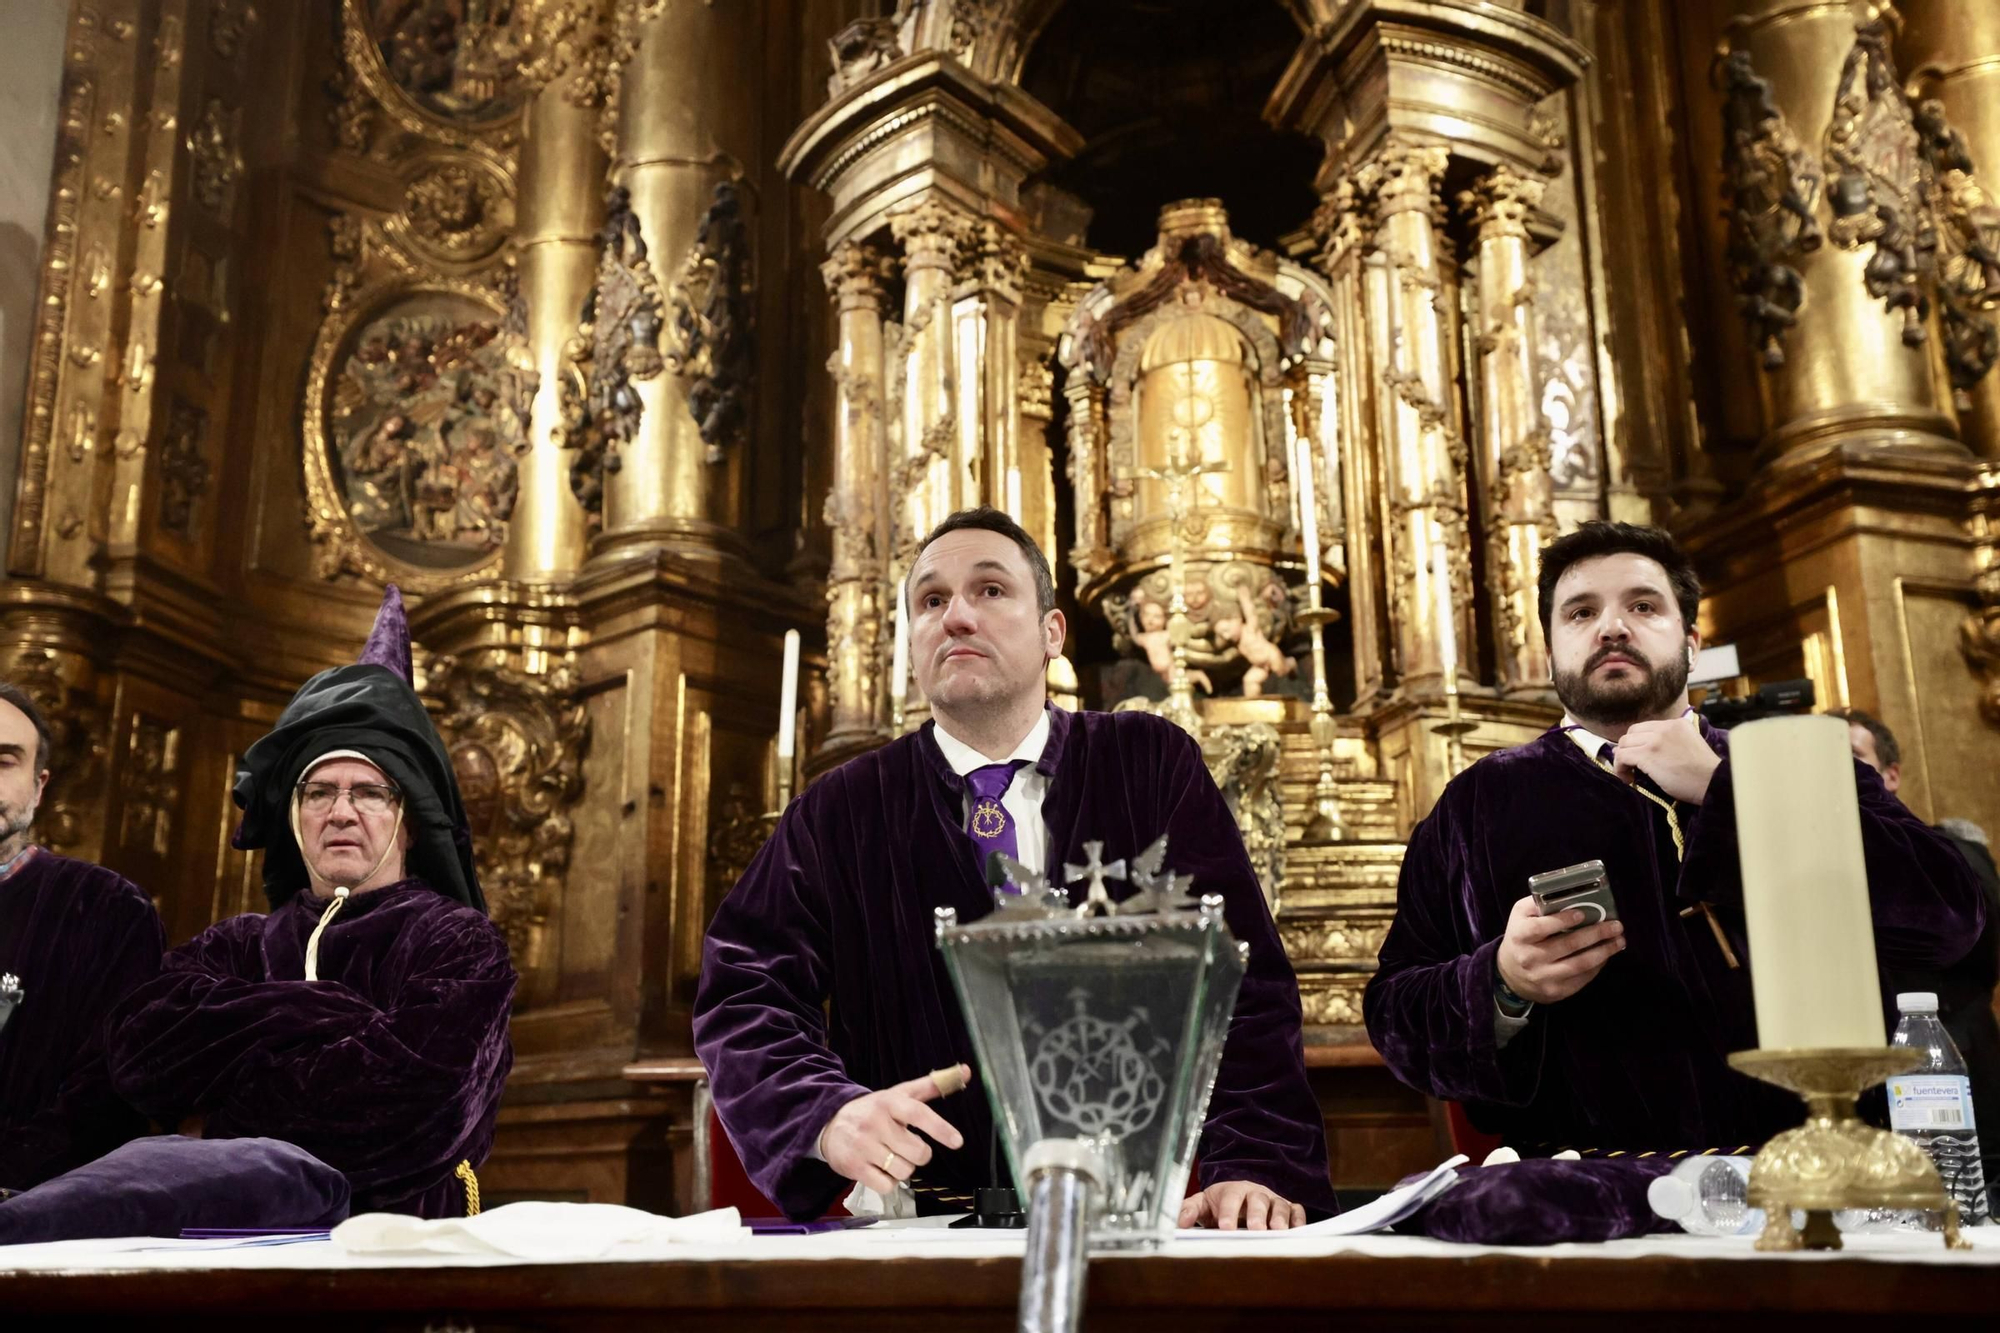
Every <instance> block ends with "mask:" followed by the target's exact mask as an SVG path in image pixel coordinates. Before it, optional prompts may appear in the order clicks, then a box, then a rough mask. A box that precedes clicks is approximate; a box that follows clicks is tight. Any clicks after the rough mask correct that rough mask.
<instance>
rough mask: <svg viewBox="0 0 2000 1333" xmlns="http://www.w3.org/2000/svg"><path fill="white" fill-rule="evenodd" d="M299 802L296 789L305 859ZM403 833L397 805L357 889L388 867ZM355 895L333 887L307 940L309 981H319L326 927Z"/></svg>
mask: <svg viewBox="0 0 2000 1333" xmlns="http://www.w3.org/2000/svg"><path fill="white" fill-rule="evenodd" d="M300 799H301V794H300V791H299V789H298V788H297V787H294V788H292V841H294V842H295V843H297V844H298V848H299V859H300V860H304V859H305V854H306V839H305V834H303V833H302V832H300V831H299V801H300ZM335 799H336V800H338V799H339V798H338V797H336V798H335ZM347 799H348V800H349V801H350V802H351V801H353V799H354V797H353V795H352V794H351V793H350V794H349V796H348V798H347ZM402 831H403V807H402V806H401V805H398V806H397V807H396V823H395V825H394V826H393V827H392V828H391V829H390V830H389V841H388V842H387V843H386V844H384V845H383V848H382V854H381V855H380V856H378V857H376V858H375V864H374V865H372V866H370V867H368V873H367V874H365V875H363V876H362V877H361V878H360V880H359V881H358V882H357V883H356V885H355V887H356V888H359V887H360V886H361V885H362V884H366V883H367V882H368V881H369V880H371V879H373V878H375V872H376V871H378V870H380V869H381V868H382V867H383V866H384V865H385V864H387V862H388V860H389V853H391V852H393V851H395V850H396V838H397V836H398V835H399V834H401V833H402ZM353 892H354V890H353V889H350V888H348V887H347V886H346V885H344V884H336V885H334V886H333V901H332V902H330V903H328V904H327V905H326V910H325V911H324V912H321V913H320V915H319V924H318V925H316V926H314V927H313V933H312V934H311V935H310V936H308V937H307V939H306V980H307V981H318V980H319V937H320V936H321V935H324V934H325V933H326V928H327V926H329V925H330V924H332V922H333V918H334V917H335V916H337V915H339V913H340V909H341V908H342V907H343V906H345V905H346V903H347V899H348V896H349V895H350V894H352V893H353Z"/></svg>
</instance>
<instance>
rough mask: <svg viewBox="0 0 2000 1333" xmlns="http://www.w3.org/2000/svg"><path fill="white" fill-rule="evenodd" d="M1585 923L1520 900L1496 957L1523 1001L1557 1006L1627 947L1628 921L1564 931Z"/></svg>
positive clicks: (1580, 916)
mask: <svg viewBox="0 0 2000 1333" xmlns="http://www.w3.org/2000/svg"><path fill="white" fill-rule="evenodd" d="M1683 725H1685V724H1683ZM1583 921H1584V913H1582V912H1580V911H1578V910H1577V909H1575V908H1573V907H1572V908H1571V909H1570V910H1569V911H1567V912H1558V913H1556V914H1555V915H1554V916H1543V915H1542V913H1541V909H1540V908H1539V907H1537V906H1536V904H1535V900H1534V898H1533V897H1531V896H1529V897H1523V898H1521V899H1520V900H1519V901H1517V902H1516V903H1515V904H1514V910H1513V912H1511V913H1510V914H1509V915H1508V917H1507V933H1506V934H1505V935H1503V936H1501V937H1500V952H1499V954H1498V955H1496V956H1495V959H1494V962H1495V965H1496V966H1498V967H1499V969H1500V979H1501V980H1502V981H1504V982H1506V983H1507V988H1508V989H1509V990H1511V991H1513V992H1514V993H1515V994H1516V995H1518V996H1520V997H1521V998H1522V999H1524V1000H1533V1001H1534V1002H1535V1003H1536V1004H1554V1003H1555V1002H1556V1001H1557V1000H1567V999H1568V998H1569V997H1570V996H1572V995H1574V994H1576V993H1577V992H1578V991H1580V990H1582V989H1583V988H1584V987H1585V986H1588V985H1589V984H1590V983H1591V981H1592V979H1593V978H1595V977H1596V976H1597V974H1598V973H1599V972H1602V971H1603V970H1604V965H1605V964H1606V963H1608V962H1610V961H1611V957H1612V955H1613V954H1616V953H1618V952H1620V951H1621V950H1623V949H1624V948H1625V923H1624V922H1622V921H1600V922H1598V923H1597V924H1596V925H1594V926H1591V927H1589V928H1588V929H1585V930H1579V931H1576V932H1575V933H1573V934H1569V935H1564V934H1561V933H1560V932H1562V931H1565V930H1569V929H1570V928H1571V927H1573V926H1578V925H1581V924H1582V923H1583Z"/></svg>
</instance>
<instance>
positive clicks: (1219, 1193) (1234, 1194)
mask: <svg viewBox="0 0 2000 1333" xmlns="http://www.w3.org/2000/svg"><path fill="white" fill-rule="evenodd" d="M1305 1224H1306V1210H1305V1208H1304V1207H1303V1206H1302V1205H1299V1204H1296V1203H1292V1202H1290V1201H1289V1200H1286V1199H1281V1198H1279V1197H1278V1196H1277V1195H1275V1194H1273V1193H1272V1192H1271V1191H1270V1190H1267V1189H1265V1188H1264V1187H1263V1186H1262V1185H1258V1184H1254V1183H1253V1182H1251V1181H1248V1180H1225V1181H1223V1182H1221V1183H1220V1184H1216V1185H1210V1186H1209V1187H1208V1188H1207V1189H1205V1190H1203V1191H1202V1192H1201V1193H1199V1194H1190V1195H1188V1196H1187V1198H1185V1199H1183V1200H1181V1220H1180V1225H1182V1226H1184V1227H1214V1228H1216V1229H1217V1230H1219V1231H1237V1230H1242V1231H1286V1230H1289V1229H1290V1228H1292V1227H1302V1226H1304V1225H1305Z"/></svg>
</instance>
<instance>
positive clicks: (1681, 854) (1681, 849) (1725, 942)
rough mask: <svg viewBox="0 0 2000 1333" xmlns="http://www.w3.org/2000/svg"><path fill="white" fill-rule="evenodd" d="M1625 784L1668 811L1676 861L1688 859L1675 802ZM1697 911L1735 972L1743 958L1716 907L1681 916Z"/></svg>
mask: <svg viewBox="0 0 2000 1333" xmlns="http://www.w3.org/2000/svg"><path fill="white" fill-rule="evenodd" d="M1597 766H1598V767H1599V768H1601V769H1603V770H1604V771H1605V772H1606V773H1609V774H1610V775H1611V776H1612V777H1614V778H1618V780H1619V781H1620V782H1625V779H1624V778H1619V777H1618V770H1617V769H1616V768H1614V767H1612V766H1611V765H1610V764H1607V763H1605V762H1604V761H1603V760H1602V759H1600V760H1598V761H1597ZM1625 785H1626V786H1628V787H1630V788H1631V789H1632V790H1633V791H1636V792H1638V793H1639V794H1640V795H1641V796H1643V797H1645V798H1646V799H1647V800H1649V801H1651V802H1652V803H1653V804H1654V805H1657V806H1659V807H1660V809H1662V810H1664V811H1666V812H1667V831H1668V832H1669V833H1672V834H1673V835H1674V859H1675V860H1676V861H1685V860H1687V838H1686V836H1685V835H1683V834H1682V833H1681V817H1680V814H1679V813H1678V812H1677V811H1676V810H1675V809H1674V803H1673V802H1672V801H1669V800H1666V799H1664V798H1663V797H1660V796H1657V795H1655V794H1654V793H1652V792H1650V791H1647V790H1646V789H1645V788H1644V787H1641V786H1640V785H1639V784H1638V783H1636V782H1625ZM1696 912H1700V913H1701V916H1702V920H1704V921H1706V922H1708V930H1709V933H1710V934H1711V935H1714V936H1715V943H1716V947H1717V948H1719V949H1721V950H1722V961H1723V962H1725V963H1727V964H1728V965H1729V970H1730V971H1732V972H1734V971H1736V970H1737V969H1738V968H1740V967H1742V966H1743V963H1742V960H1740V959H1738V958H1737V956H1736V950H1735V949H1733V948H1731V947H1730V945H1729V936H1728V934H1727V933H1725V932H1724V931H1723V929H1722V922H1720V921H1718V920H1717V919H1716V916H1715V909H1714V908H1713V907H1710V906H1709V905H1708V904H1707V903H1696V904H1695V905H1694V906H1693V907H1683V908H1682V909H1681V917H1682V918H1683V919H1686V918H1687V917H1691V916H1693V915H1694V914H1695V913H1696Z"/></svg>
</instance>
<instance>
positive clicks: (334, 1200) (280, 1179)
mask: <svg viewBox="0 0 2000 1333" xmlns="http://www.w3.org/2000/svg"><path fill="white" fill-rule="evenodd" d="M346 1219H347V1177H345V1176H343V1175H341V1174H340V1172H338V1171H336V1170H334V1169H333V1168H332V1167H330V1166H328V1165H327V1164H326V1163H325V1162H322V1161H320V1160H319V1158H317V1157H314V1156H313V1155H312V1154H311V1153H309V1152H307V1151H305V1149H303V1148H295V1147H293V1146H292V1145H291V1144H289V1143H284V1142H281V1141H280V1140H278V1139H187V1138H181V1137H180V1136H178V1135H173V1134H165V1135H160V1136H159V1137H156V1138H149V1139H134V1140H133V1141H132V1142H130V1143H128V1144H126V1145H125V1146H124V1147H122V1148H118V1149H116V1150H114V1151H112V1152H109V1153H106V1154H105V1155H104V1156H102V1157H100V1158H98V1159H97V1160H96V1161H94V1162H91V1163H90V1164H89V1165H87V1166H80V1167H78V1168H76V1170H74V1171H71V1172H69V1173H68V1174H67V1175H61V1176H57V1177H56V1178H55V1179H54V1180H51V1181H49V1182H48V1183H46V1184H43V1185H38V1186H36V1187H35V1188H34V1189H31V1190H25V1191H23V1192H22V1193H20V1194H17V1195H15V1196H14V1197H13V1198H11V1199H8V1200H7V1201H6V1202H5V1203H0V1244H7V1245H18V1244H24V1243H27V1242H31V1241H49V1240H84V1239H88V1238H91V1237H97V1236H178V1235H179V1234H180V1233H181V1229H182V1228H183V1227H300V1228H319V1227H330V1226H332V1225H334V1224H335V1223H337V1222H343V1221H345V1220H346Z"/></svg>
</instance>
